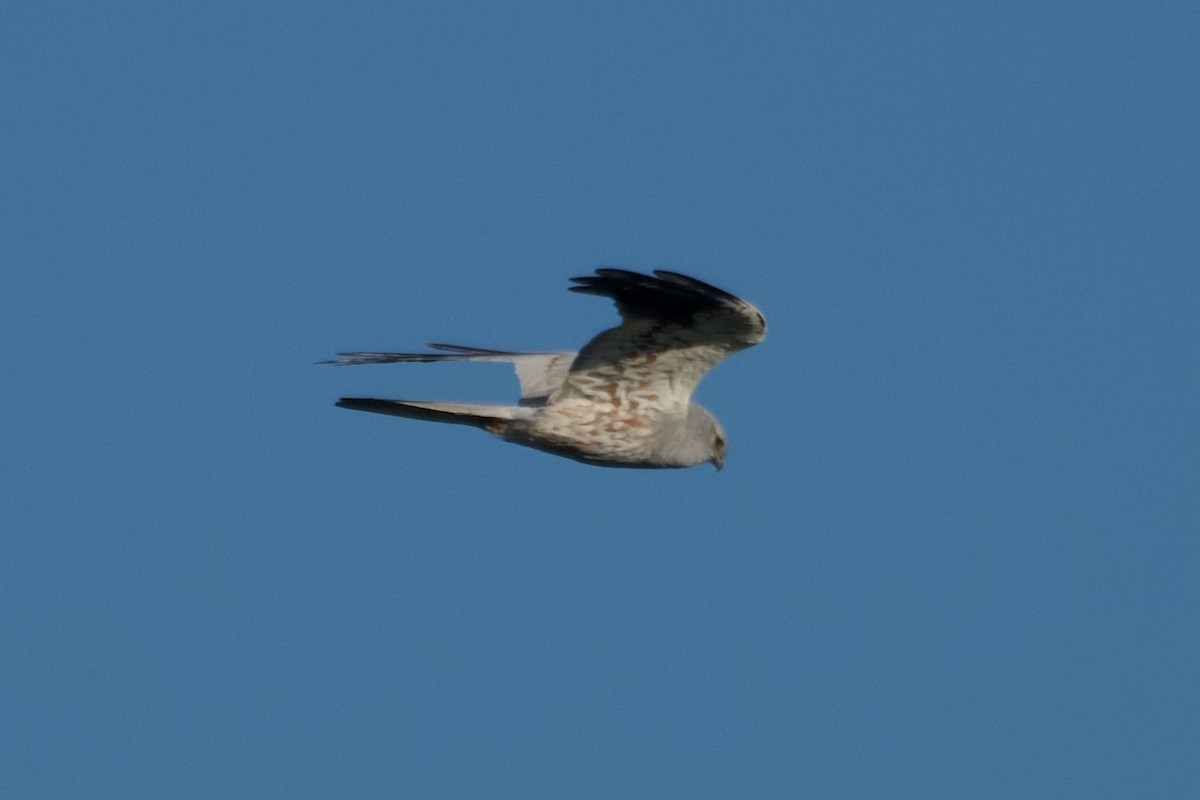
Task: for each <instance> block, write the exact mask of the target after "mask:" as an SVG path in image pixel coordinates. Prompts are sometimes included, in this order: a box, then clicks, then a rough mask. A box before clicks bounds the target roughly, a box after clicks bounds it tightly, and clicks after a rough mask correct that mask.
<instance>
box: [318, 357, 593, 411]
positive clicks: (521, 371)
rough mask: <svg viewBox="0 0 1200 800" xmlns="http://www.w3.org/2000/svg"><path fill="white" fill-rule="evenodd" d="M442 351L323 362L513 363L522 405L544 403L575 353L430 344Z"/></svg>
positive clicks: (558, 383) (341, 365) (348, 358)
mask: <svg viewBox="0 0 1200 800" xmlns="http://www.w3.org/2000/svg"><path fill="white" fill-rule="evenodd" d="M426 346H427V347H429V348H431V349H433V350H443V351H446V352H442V353H374V352H354V353H338V357H337V358H335V359H331V360H329V361H323V362H321V363H323V364H333V365H335V366H339V367H345V366H355V365H359V364H403V363H429V362H434V361H495V362H501V363H508V364H512V365H513V368H514V369H515V370H516V373H517V380H518V381H520V383H521V402H520V404H519V405H522V406H537V405H543V404H545V402H546V399H547V398H548V397H549V396H550V395H551V394H552V393H553V392H554V391H555V390H556V389H558V388H559V387H560V386H561V385H562V383H563V381H564V380H565V379H566V377H567V370H568V369H569V368H570V366H571V362H572V361H573V360H574V358H575V355H576V354H575V353H570V352H554V353H512V352H507V351H504V350H485V349H483V348H480V347H462V346H460V345H455V344H429V345H426Z"/></svg>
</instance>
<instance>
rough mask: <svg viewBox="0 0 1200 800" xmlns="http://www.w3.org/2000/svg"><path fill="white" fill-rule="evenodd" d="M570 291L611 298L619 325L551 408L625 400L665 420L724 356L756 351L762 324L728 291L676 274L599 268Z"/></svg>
mask: <svg viewBox="0 0 1200 800" xmlns="http://www.w3.org/2000/svg"><path fill="white" fill-rule="evenodd" d="M571 280H572V281H574V282H576V283H578V284H579V285H578V286H572V287H571V291H575V292H582V293H584V294H595V295H601V296H603V297H611V298H612V299H613V301H614V302H615V303H616V305H617V311H618V312H620V314H621V319H622V323H621V324H620V325H619V326H617V327H616V328H611V329H609V330H606V331H604V332H603V333H601V334H599V335H598V336H596V337H595V338H594V339H592V340H591V341H590V342H588V343H587V345H586V346H585V347H584V348H583V349H582V350H581V351H580V352H579V355H577V356H576V357H575V361H574V362H573V363H572V364H571V368H570V371H569V373H568V374H567V376H566V380H565V382H564V383H563V385H562V388H560V389H559V390H558V391H557V392H556V393H555V394H554V395H552V396H551V398H550V402H551V403H556V402H559V401H560V400H566V399H569V398H586V399H590V400H595V401H601V402H608V403H617V404H621V403H622V401H625V402H629V401H630V400H632V401H634V402H636V403H646V404H647V405H651V406H654V407H657V408H658V409H659V410H660V411H662V412H664V413H672V412H679V411H682V410H684V409H686V408H687V405H688V403H689V402H690V400H691V395H692V391H693V390H694V389H695V388H696V385H697V384H698V383H699V382H700V379H701V378H703V377H704V374H705V373H706V372H708V370H710V369H711V368H712V367H713V366H715V365H716V364H718V363H719V362H720V361H722V360H723V359H724V358H726V357H727V356H729V355H731V354H733V353H736V352H737V351H739V350H743V349H745V348H747V347H751V346H752V345H755V344H758V343H759V342H761V341H762V340H763V337H764V336H766V332H767V324H766V321H765V320H764V319H763V315H762V313H761V312H759V310H758V309H757V308H755V307H754V306H752V305H750V304H749V303H747V302H746V301H745V300H742V299H741V298H739V297H736V296H734V295H732V294H730V293H729V292H726V291H724V290H722V289H718V288H717V287H715V286H711V285H709V284H707V283H704V282H702V281H698V280H696V279H695V278H689V277H688V276H686V275H680V274H679V273H676V272H667V271H665V270H655V271H654V275H652V276H651V275H642V274H639V273H637V272H630V271H628V270H623V269H598V270H596V274H595V275H594V276H588V277H585V278H572V279H571Z"/></svg>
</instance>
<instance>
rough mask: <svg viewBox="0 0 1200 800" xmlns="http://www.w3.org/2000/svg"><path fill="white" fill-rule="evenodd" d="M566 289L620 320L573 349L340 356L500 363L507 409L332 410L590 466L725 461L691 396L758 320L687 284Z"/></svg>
mask: <svg viewBox="0 0 1200 800" xmlns="http://www.w3.org/2000/svg"><path fill="white" fill-rule="evenodd" d="M572 280H574V281H576V282H577V283H579V284H581V285H579V286H572V287H571V288H572V289H573V290H574V291H578V292H584V293H587V294H598V295H603V296H607V297H611V298H613V300H614V301H615V302H616V304H617V309H618V311H620V313H621V316H622V318H623V322H622V324H621V325H619V326H618V327H616V328H612V329H610V330H607V331H604V332H602V333H600V334H599V335H598V336H596V337H595V338H594V339H592V341H590V342H589V343H588V344H587V345H586V346H585V347H584V348H583V350H581V351H580V352H578V353H571V352H547V353H511V352H503V351H497V350H482V349H477V348H469V347H458V346H454V345H430V347H431V348H433V349H436V350H439V351H441V352H437V353H364V352H356V353H343V354H341V356H340V357H339V358H338V359H335V360H334V361H331V362H328V363H333V364H339V365H350V364H382V363H396V362H418V361H419V362H428V361H506V362H510V363H512V364H513V365H514V367H515V368H516V372H517V377H518V379H519V380H520V383H521V400H520V402H519V403H518V404H517V405H515V406H489V405H477V404H464V403H443V402H432V401H414V400H376V399H373V398H351V397H345V398H342V399H341V400H340V401H338V405H339V406H341V407H343V408H351V409H356V410H361V411H373V412H377V413H383V414H393V415H396V416H401V417H409V418H414V419H424V420H430V421H435V422H449V423H454V424H464V425H472V426H474V427H478V428H483V429H484V430H487V431H489V432H491V433H494V434H496V435H498V436H499V437H500V438H502V439H504V440H505V441H509V442H513V443H516V444H521V445H526V446H528V447H533V448H536V449H538V450H544V451H546V452H549V453H553V454H555V455H561V456H565V457H568V458H573V459H575V460H577V461H582V462H585V463H589V464H595V465H598V466H610V467H643V468H669V467H690V466H693V465H696V464H702V463H705V462H711V463H713V464H715V465H716V466H717V468H718V469H719V468H720V467H721V465H722V464H723V462H724V458H725V433H724V431H723V430H722V429H721V426H720V424H719V423H718V422H717V421H716V419H715V418H714V417H713V416H712V414H710V413H709V412H708V411H707V410H706V409H704V408H702V407H701V406H699V405H697V404H695V403H693V402H691V395H692V391H693V390H694V389H695V388H696V384H697V383H699V381H700V379H701V378H702V377H703V376H704V374H705V373H706V372H707V371H708V370H709V369H710V368H711V367H712V366H713V365H715V364H717V363H718V362H719V361H721V360H722V359H724V358H725V357H727V356H729V355H730V354H732V353H734V352H737V351H738V350H741V349H744V348H746V347H750V346H752V345H754V344H757V343H758V342H760V341H762V339H763V337H764V336H765V334H766V322H765V321H764V320H763V317H762V314H761V313H759V311H758V310H757V309H756V308H754V306H752V305H750V304H749V303H747V302H746V301H744V300H741V299H739V298H737V297H735V296H733V295H731V294H729V293H727V292H724V291H722V290H720V289H717V288H716V287H714V286H710V285H708V284H706V283H702V282H700V281H698V280H696V279H694V278H689V277H687V276H684V275H679V274H677V273H673V272H666V271H662V270H657V271H655V274H654V276H653V277H651V276H648V275H641V274H638V273H636V272H629V271H627V270H618V269H599V270H597V271H596V275H595V276H594V277H591V276H589V277H586V278H573V279H572Z"/></svg>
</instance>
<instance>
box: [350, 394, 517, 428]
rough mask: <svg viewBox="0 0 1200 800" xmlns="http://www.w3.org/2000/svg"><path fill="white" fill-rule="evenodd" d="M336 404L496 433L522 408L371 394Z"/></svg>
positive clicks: (352, 408)
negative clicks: (383, 397)
mask: <svg viewBox="0 0 1200 800" xmlns="http://www.w3.org/2000/svg"><path fill="white" fill-rule="evenodd" d="M337 405H338V407H339V408H349V409H351V410H353V411H371V412H374V413H376V414H391V415H392V416H395V417H408V418H409V419H423V420H427V421H429V422H448V423H450V424H452V425H471V426H473V427H476V428H483V429H484V430H485V431H488V432H489V433H500V432H501V431H503V429H504V426H505V424H506V423H507V422H508V421H509V420H512V419H516V417H517V415H518V413H520V412H525V411H526V409H523V408H520V407H517V406H487V405H476V404H473V403H437V402H432V401H425V400H377V399H375V398H373V397H343V398H342V399H341V400H338V401H337Z"/></svg>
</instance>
